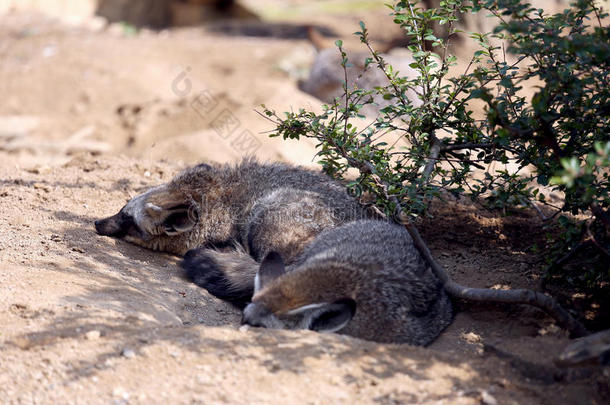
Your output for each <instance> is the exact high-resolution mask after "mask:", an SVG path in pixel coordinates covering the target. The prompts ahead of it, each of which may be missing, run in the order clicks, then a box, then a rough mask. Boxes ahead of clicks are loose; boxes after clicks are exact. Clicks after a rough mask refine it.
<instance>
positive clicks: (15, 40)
mask: <svg viewBox="0 0 610 405" xmlns="http://www.w3.org/2000/svg"><path fill="white" fill-rule="evenodd" d="M434 1H435V0H426V1H424V2H422V3H423V6H425V7H430V6H431V5H433V4H434ZM537 2H538V3H540V4H541V5H542V6H543V7H544V8H545V10H546V11H548V12H552V11H554V10H555V9H559V8H561V7H562V6H563V4H562V3H564V4H565V2H563V1H560V0H538V1H537ZM384 3H386V0H366V1H364V0H363V1H360V0H239V1H237V0H236V1H232V0H0V94H1V95H2V97H1V98H0V159H1V161H2V163H1V164H3V165H18V166H19V167H22V168H29V167H32V166H40V165H43V166H44V165H53V164H61V163H64V162H66V161H68V160H70V159H71V158H72V156H74V155H75V154H78V153H91V154H125V155H128V156H131V157H135V158H139V159H153V160H159V159H163V160H167V161H171V162H184V163H192V162H196V161H201V160H216V161H221V162H224V161H234V160H237V159H239V158H240V157H241V156H244V155H251V154H254V155H256V156H259V157H260V158H262V159H272V160H283V161H290V162H293V163H299V164H306V165H313V162H312V157H313V155H314V153H315V152H314V147H313V145H312V144H308V143H307V142H306V141H302V142H299V143H298V144H297V143H294V142H284V141H281V140H279V139H270V138H269V137H268V136H267V134H268V131H270V130H272V129H273V125H272V124H271V123H270V122H269V121H267V120H265V119H264V118H263V117H261V116H260V115H259V114H258V113H257V112H256V111H255V110H256V109H260V105H261V104H265V105H266V106H268V107H270V108H273V109H276V110H277V111H288V110H291V109H293V110H296V109H298V108H301V107H305V108H309V109H313V110H318V109H319V108H320V105H321V101H320V100H319V99H318V98H316V94H307V93H305V92H303V91H301V90H299V86H298V82H299V81H300V80H304V79H307V77H308V75H309V72H310V69H311V67H312V63H313V62H314V59H315V57H316V49H315V47H314V46H313V45H312V43H311V41H310V40H309V39H308V28H309V27H313V28H314V29H315V32H316V33H318V34H319V36H321V37H323V38H324V39H325V40H326V41H327V43H328V44H329V45H330V46H333V45H332V44H333V41H334V39H336V38H342V39H343V40H344V42H345V44H346V45H345V46H346V48H348V49H350V50H354V51H361V52H362V51H364V49H363V47H362V45H361V44H359V41H358V39H357V38H356V37H355V36H354V35H353V34H352V33H353V32H354V31H357V30H358V22H359V21H360V20H362V21H364V22H365V23H366V24H367V26H368V27H369V29H370V32H371V38H372V40H373V44H378V46H379V47H386V48H389V45H390V44H393V43H394V42H395V43H396V45H400V43H398V42H396V41H394V42H392V41H393V40H395V39H396V38H399V37H400V29H399V28H398V27H397V26H396V25H395V24H393V23H392V18H391V17H390V16H389V13H390V10H389V9H388V8H387V7H386V6H385V5H384ZM534 3H536V1H535V2H534ZM462 24H463V25H464V28H466V29H470V30H489V29H491V28H492V27H493V22H492V21H491V20H489V19H488V18H486V16H485V15H482V16H480V18H478V17H477V19H473V17H469V19H468V20H466V21H464V22H463V23H462ZM453 44H454V45H453V51H454V52H455V53H456V54H457V55H458V57H459V58H461V57H462V56H464V58H463V60H466V61H467V60H468V57H469V55H471V54H472V48H473V47H474V45H472V44H469V43H468V41H466V40H463V39H461V40H460V39H459V38H457V39H456V40H455V41H453ZM402 45H403V46H404V44H402ZM463 60H462V59H460V64H459V65H458V67H457V69H459V70H463ZM337 86H340V83H337ZM318 96H319V95H318Z"/></svg>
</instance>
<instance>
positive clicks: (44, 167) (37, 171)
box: [27, 165, 51, 174]
mask: <svg viewBox="0 0 610 405" xmlns="http://www.w3.org/2000/svg"><path fill="white" fill-rule="evenodd" d="M27 171H28V172H30V173H33V174H47V173H49V172H50V171H51V168H50V167H49V166H47V165H42V166H36V167H33V168H32V169H28V170H27Z"/></svg>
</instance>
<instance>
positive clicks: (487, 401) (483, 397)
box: [481, 391, 498, 405]
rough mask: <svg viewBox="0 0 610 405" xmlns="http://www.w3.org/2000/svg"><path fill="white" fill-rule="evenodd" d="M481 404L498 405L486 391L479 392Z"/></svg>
mask: <svg viewBox="0 0 610 405" xmlns="http://www.w3.org/2000/svg"><path fill="white" fill-rule="evenodd" d="M481 404H483V405H498V401H497V400H496V398H494V396H493V395H491V394H490V393H489V392H487V391H481Z"/></svg>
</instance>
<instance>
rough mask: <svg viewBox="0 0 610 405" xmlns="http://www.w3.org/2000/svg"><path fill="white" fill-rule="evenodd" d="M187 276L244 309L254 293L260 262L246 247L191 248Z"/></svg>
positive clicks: (183, 262) (213, 293) (186, 258)
mask: <svg viewBox="0 0 610 405" xmlns="http://www.w3.org/2000/svg"><path fill="white" fill-rule="evenodd" d="M182 268H183V269H184V270H185V272H186V276H187V278H188V279H189V280H191V281H192V282H193V283H195V284H197V285H198V286H200V287H203V288H205V289H206V290H208V292H209V293H210V294H212V295H214V296H216V297H218V298H220V299H222V300H225V301H228V302H229V303H231V304H233V305H235V306H236V307H238V308H241V309H243V308H244V307H245V306H246V305H247V304H248V303H249V302H250V300H251V298H252V294H253V293H254V277H255V275H256V272H257V271H258V268H259V264H258V263H257V262H256V261H255V260H254V259H253V258H252V257H251V256H250V255H248V254H247V253H246V252H244V251H242V250H239V249H237V250H231V251H228V252H227V251H219V250H215V249H209V248H196V249H191V250H189V251H188V252H187V253H186V255H185V256H184V260H183V261H182Z"/></svg>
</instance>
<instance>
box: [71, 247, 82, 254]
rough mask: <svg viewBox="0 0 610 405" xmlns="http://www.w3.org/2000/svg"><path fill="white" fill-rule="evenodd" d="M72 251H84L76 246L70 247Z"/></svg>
mask: <svg viewBox="0 0 610 405" xmlns="http://www.w3.org/2000/svg"><path fill="white" fill-rule="evenodd" d="M72 251H73V252H78V253H85V249H83V248H81V247H78V246H74V247H72Z"/></svg>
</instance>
